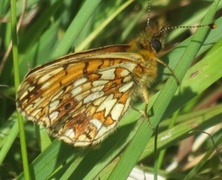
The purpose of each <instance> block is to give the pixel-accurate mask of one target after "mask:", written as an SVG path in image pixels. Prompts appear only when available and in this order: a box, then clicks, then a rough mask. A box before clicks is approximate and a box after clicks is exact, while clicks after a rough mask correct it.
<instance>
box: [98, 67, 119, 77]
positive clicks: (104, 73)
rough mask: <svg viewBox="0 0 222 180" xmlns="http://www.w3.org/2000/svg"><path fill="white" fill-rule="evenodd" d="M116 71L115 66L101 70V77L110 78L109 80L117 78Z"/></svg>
mask: <svg viewBox="0 0 222 180" xmlns="http://www.w3.org/2000/svg"><path fill="white" fill-rule="evenodd" d="M114 72H115V69H114V68H113V69H108V70H105V71H102V72H99V74H101V75H102V76H101V77H100V78H101V79H108V80H112V79H115V73H114Z"/></svg>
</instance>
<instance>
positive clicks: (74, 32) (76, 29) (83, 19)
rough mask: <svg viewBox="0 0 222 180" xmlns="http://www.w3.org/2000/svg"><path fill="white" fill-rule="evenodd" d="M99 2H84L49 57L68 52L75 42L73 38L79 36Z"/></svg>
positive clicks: (99, 0)
mask: <svg viewBox="0 0 222 180" xmlns="http://www.w3.org/2000/svg"><path fill="white" fill-rule="evenodd" d="M100 2H101V0H94V1H90V0H86V1H85V2H84V4H83V6H82V7H81V9H80V10H79V12H78V14H77V15H76V17H75V18H74V20H73V21H72V22H71V24H70V26H69V27H68V29H67V31H66V32H65V34H64V36H63V38H62V40H61V41H60V42H59V44H58V45H57V47H56V49H55V50H54V52H53V54H52V57H51V58H52V59H54V58H56V57H59V56H62V55H64V54H66V53H67V52H68V50H69V49H70V47H71V46H72V44H73V42H75V39H76V38H77V37H78V36H79V34H80V33H81V31H82V29H83V28H84V26H85V24H86V23H87V21H88V20H89V19H90V16H92V14H93V12H94V11H95V9H96V7H97V6H98V5H99V3H100Z"/></svg>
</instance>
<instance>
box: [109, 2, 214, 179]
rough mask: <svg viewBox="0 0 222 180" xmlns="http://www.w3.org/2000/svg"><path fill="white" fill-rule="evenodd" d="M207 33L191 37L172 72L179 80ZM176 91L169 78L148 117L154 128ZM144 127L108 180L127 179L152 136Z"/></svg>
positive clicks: (209, 17)
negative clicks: (150, 115)
mask: <svg viewBox="0 0 222 180" xmlns="http://www.w3.org/2000/svg"><path fill="white" fill-rule="evenodd" d="M217 6H218V1H215V2H214V3H213V4H212V5H211V7H210V8H209V11H208V13H207V15H206V16H205V18H204V20H203V24H207V23H209V22H212V19H213V16H214V14H215V12H216V9H217ZM207 31H208V29H198V31H197V33H196V34H195V35H194V36H193V38H192V40H191V43H190V44H189V46H188V47H187V49H186V51H185V53H184V54H183V56H182V58H181V59H180V61H179V63H178V65H177V67H176V68H175V71H174V72H175V74H176V76H177V78H178V79H179V80H181V79H182V78H183V76H184V75H185V73H186V71H187V69H188V67H189V66H190V63H191V61H192V60H193V58H194V57H195V55H196V53H197V52H198V50H199V48H200V46H201V43H199V42H202V39H203V38H204V37H205V35H206V33H207ZM176 89H177V84H176V82H175V79H174V78H173V77H170V78H169V80H168V81H167V83H166V85H165V86H164V88H163V89H162V91H161V92H160V94H159V96H158V98H157V99H156V101H155V103H154V105H153V107H152V110H153V114H154V115H153V116H152V117H150V121H151V123H152V125H153V126H154V127H155V126H156V125H157V124H158V123H159V122H160V120H161V118H162V115H163V114H164V112H165V110H166V108H167V106H168V104H169V103H170V101H171V99H172V97H173V95H174V94H175V92H176ZM146 126H148V125H147V123H143V124H142V126H141V128H140V129H139V130H138V132H137V133H136V135H135V137H134V139H133V140H132V142H131V143H130V144H129V146H128V147H127V149H126V151H124V153H123V155H122V156H121V158H120V160H119V163H118V164H117V166H116V167H115V168H114V170H113V171H112V173H111V175H110V177H109V178H110V179H126V178H127V176H128V174H129V173H130V171H131V169H132V168H133V167H134V165H135V164H136V162H137V161H138V159H139V157H140V155H141V154H142V152H143V150H144V148H145V146H146V144H147V141H144V139H147V140H148V139H149V138H150V137H151V135H152V131H149V132H148V130H147V129H148V128H147V127H146ZM135 148H137V149H138V148H140V151H137V152H136V153H135ZM129 157H130V158H129ZM123 169H124V171H123Z"/></svg>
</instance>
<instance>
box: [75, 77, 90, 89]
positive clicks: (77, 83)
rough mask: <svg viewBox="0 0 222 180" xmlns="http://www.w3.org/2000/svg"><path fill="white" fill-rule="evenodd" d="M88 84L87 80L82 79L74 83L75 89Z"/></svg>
mask: <svg viewBox="0 0 222 180" xmlns="http://www.w3.org/2000/svg"><path fill="white" fill-rule="evenodd" d="M85 82H87V78H81V79H77V80H76V81H75V82H74V87H77V86H79V85H81V84H83V83H85Z"/></svg>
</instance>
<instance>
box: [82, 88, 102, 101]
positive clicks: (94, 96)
mask: <svg viewBox="0 0 222 180" xmlns="http://www.w3.org/2000/svg"><path fill="white" fill-rule="evenodd" d="M103 95H104V92H103V91H99V92H95V93H92V94H90V95H89V96H87V97H86V98H85V99H84V100H83V103H85V104H86V103H89V102H92V101H94V100H95V99H98V98H100V97H102V96H103Z"/></svg>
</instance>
